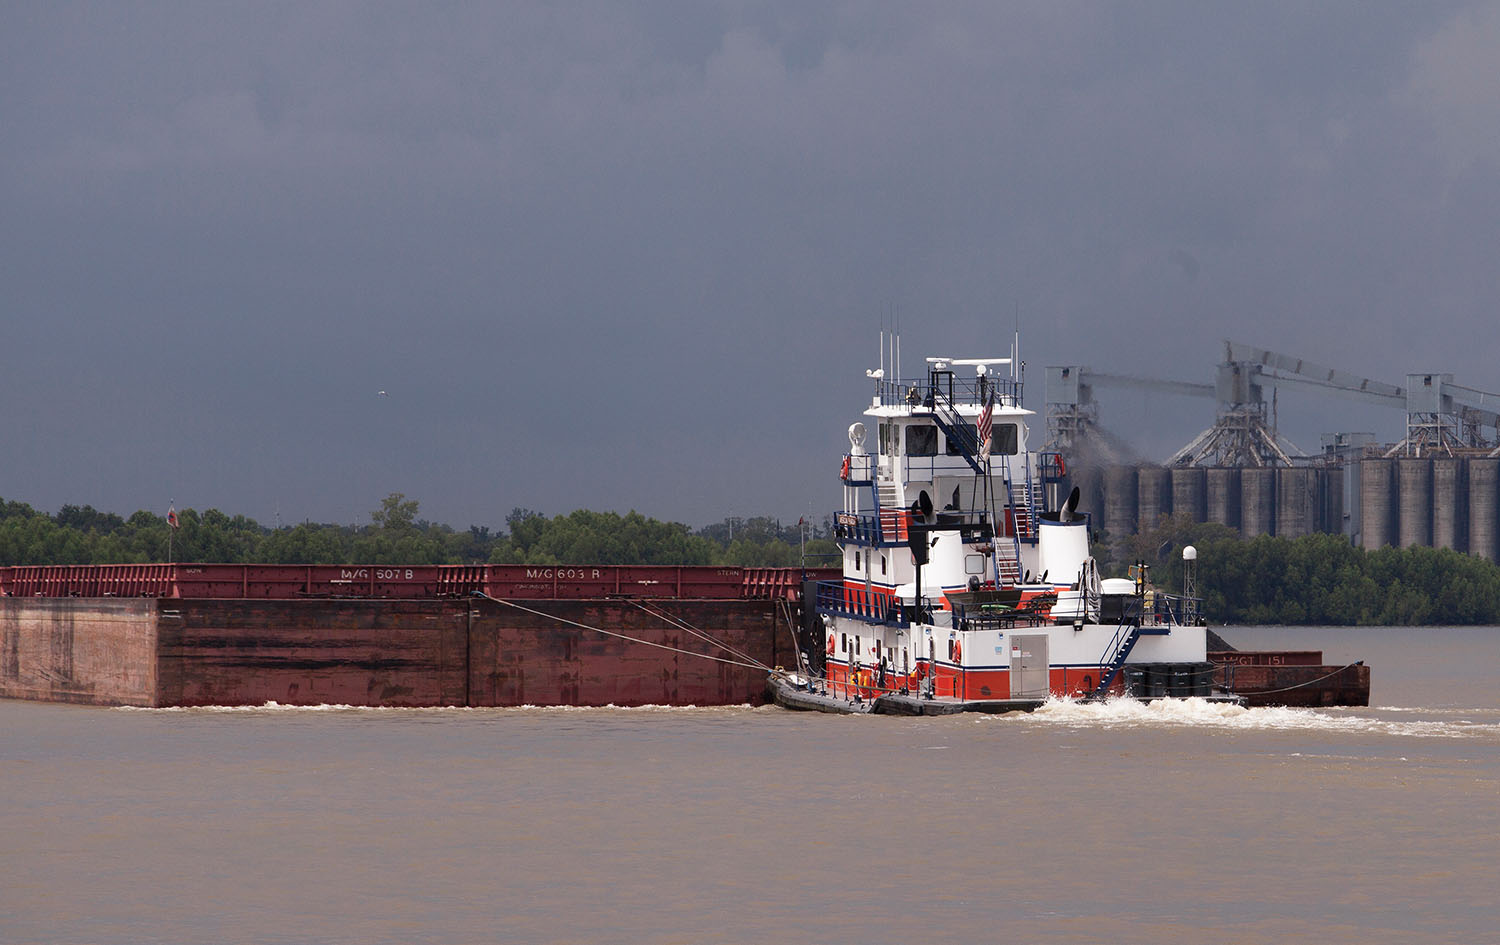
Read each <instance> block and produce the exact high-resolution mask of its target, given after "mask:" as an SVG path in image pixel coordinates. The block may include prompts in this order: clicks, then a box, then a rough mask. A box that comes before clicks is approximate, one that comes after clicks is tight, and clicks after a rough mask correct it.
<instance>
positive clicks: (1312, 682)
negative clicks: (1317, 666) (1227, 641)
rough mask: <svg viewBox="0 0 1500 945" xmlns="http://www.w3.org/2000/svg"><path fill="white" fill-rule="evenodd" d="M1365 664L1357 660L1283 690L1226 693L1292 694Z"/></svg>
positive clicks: (1229, 690) (1233, 691)
mask: <svg viewBox="0 0 1500 945" xmlns="http://www.w3.org/2000/svg"><path fill="white" fill-rule="evenodd" d="M1363 662H1364V660H1355V661H1354V662H1352V663H1348V664H1346V665H1344V666H1340V667H1339V668H1338V669H1336V670H1334V671H1333V672H1331V673H1329V674H1327V675H1326V676H1319V677H1318V678H1317V679H1309V680H1308V681H1307V682H1300V683H1298V684H1297V685H1295V686H1287V687H1285V688H1283V689H1254V690H1251V691H1250V692H1247V693H1241V692H1237V691H1236V690H1233V689H1227V690H1225V691H1226V692H1231V693H1234V694H1235V695H1237V696H1238V695H1251V696H1271V695H1275V694H1276V693H1278V692H1291V691H1292V690H1293V689H1303V688H1305V687H1307V686H1315V685H1317V684H1318V683H1320V682H1322V681H1323V680H1325V679H1332V678H1333V677H1335V676H1337V675H1338V674H1339V673H1342V672H1343V671H1344V670H1346V669H1349V668H1350V667H1352V666H1359V665H1360V664H1362V663H1363ZM1226 665H1228V664H1226Z"/></svg>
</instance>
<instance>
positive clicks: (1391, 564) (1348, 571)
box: [1107, 519, 1500, 626]
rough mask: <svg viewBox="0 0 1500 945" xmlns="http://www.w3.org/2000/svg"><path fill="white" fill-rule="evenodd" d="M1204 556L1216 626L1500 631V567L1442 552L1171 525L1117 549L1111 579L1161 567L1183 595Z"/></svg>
mask: <svg viewBox="0 0 1500 945" xmlns="http://www.w3.org/2000/svg"><path fill="white" fill-rule="evenodd" d="M1186 545H1193V546H1194V547H1195V548H1197V550H1198V567H1197V572H1198V586H1197V596H1199V597H1201V598H1203V607H1204V612H1205V613H1206V614H1208V617H1209V620H1210V622H1212V623H1215V624H1231V625H1233V624H1313V625H1331V626H1355V625H1358V626H1420V625H1444V626H1459V625H1496V624H1500V566H1497V565H1496V564H1495V563H1494V562H1491V561H1487V560H1485V559H1483V558H1480V557H1477V556H1472V555H1466V554H1462V553H1460V552H1457V551H1453V550H1451V549H1438V548H1381V549H1378V550H1376V551H1365V550H1364V549H1362V548H1356V547H1354V546H1353V545H1351V544H1350V543H1349V540H1348V539H1347V538H1345V537H1343V536H1342V535H1308V536H1306V537H1303V538H1294V539H1293V538H1272V537H1270V536H1268V535H1261V536H1259V537H1256V538H1252V539H1248V540H1247V539H1243V538H1240V537H1239V534H1238V533H1237V532H1235V531H1234V530H1233V529H1229V528H1225V527H1224V526H1222V525H1214V524H1201V523H1192V522H1188V521H1186V520H1184V519H1164V520H1163V521H1162V522H1161V523H1160V525H1159V526H1158V527H1157V528H1154V529H1151V530H1149V531H1147V532H1145V533H1143V534H1140V535H1135V536H1131V537H1129V538H1126V539H1124V540H1122V541H1119V542H1116V543H1115V553H1114V559H1113V560H1112V561H1111V562H1110V564H1111V565H1112V566H1113V567H1112V569H1111V571H1110V572H1107V573H1120V574H1123V573H1124V572H1125V565H1126V564H1127V563H1128V562H1130V561H1136V560H1144V561H1146V562H1147V563H1148V564H1150V565H1152V566H1153V568H1152V571H1151V579H1152V581H1153V583H1155V584H1157V585H1158V586H1162V587H1166V588H1169V589H1171V590H1172V591H1174V592H1181V590H1182V586H1183V585H1182V579H1183V562H1182V549H1183V547H1185V546H1186Z"/></svg>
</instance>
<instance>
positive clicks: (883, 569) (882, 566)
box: [880, 555, 885, 574]
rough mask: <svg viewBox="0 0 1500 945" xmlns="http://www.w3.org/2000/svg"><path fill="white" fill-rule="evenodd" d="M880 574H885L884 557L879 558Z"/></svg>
mask: <svg viewBox="0 0 1500 945" xmlns="http://www.w3.org/2000/svg"><path fill="white" fill-rule="evenodd" d="M880 573H881V574H884V573H885V555H881V556H880Z"/></svg>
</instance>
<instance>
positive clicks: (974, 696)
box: [773, 352, 1213, 713]
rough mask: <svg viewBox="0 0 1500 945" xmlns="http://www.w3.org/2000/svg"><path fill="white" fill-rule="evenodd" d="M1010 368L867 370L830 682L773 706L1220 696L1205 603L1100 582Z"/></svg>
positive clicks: (821, 605) (829, 590)
mask: <svg viewBox="0 0 1500 945" xmlns="http://www.w3.org/2000/svg"><path fill="white" fill-rule="evenodd" d="M1013 354H1014V352H1013ZM882 360H884V356H883V355H882ZM1017 363H1018V362H1017V359H1016V358H1015V357H1014V356H1012V357H1007V358H938V357H933V358H928V359H927V360H926V372H925V375H924V376H921V377H918V378H915V379H901V378H897V377H894V376H891V377H888V376H887V373H886V367H887V365H882V367H881V369H880V370H875V371H867V372H866V375H867V376H869V377H871V378H872V379H873V380H874V382H875V390H874V396H873V398H872V400H871V402H870V404H869V406H868V408H867V409H866V410H865V411H864V416H865V418H866V419H865V421H863V422H860V423H855V424H853V425H852V426H851V427H850V428H849V452H848V453H847V454H845V456H844V457H843V462H842V465H841V469H840V479H841V481H842V484H843V508H842V509H841V510H840V511H839V512H838V514H837V516H836V520H835V534H836V537H837V539H838V541H839V545H840V548H841V551H842V554H843V579H842V580H841V581H837V582H828V583H823V584H819V585H818V588H817V598H816V607H817V612H818V614H819V615H820V616H821V618H822V623H823V626H824V633H823V636H824V637H825V639H824V640H823V641H822V642H823V644H824V647H823V648H824V653H823V657H824V659H823V670H822V672H821V673H817V674H815V675H813V676H812V678H809V674H804V675H803V676H801V677H798V678H796V679H794V680H791V681H788V680H787V679H785V678H783V679H781V680H779V681H774V680H773V682H774V686H773V688H774V689H775V690H776V697H777V701H778V702H780V703H781V704H783V705H787V706H788V707H792V708H804V709H822V710H824V711H870V710H871V709H872V708H873V709H874V710H875V711H882V712H915V713H940V712H949V711H974V710H979V711H1004V710H1007V709H1015V708H1023V709H1024V708H1033V707H1035V706H1036V705H1039V704H1040V703H1041V702H1042V701H1044V700H1046V699H1047V698H1049V697H1062V696H1072V697H1078V698H1098V697H1101V696H1104V695H1106V694H1123V693H1127V692H1128V693H1133V694H1135V695H1138V696H1141V697H1146V698H1151V697H1158V696H1203V697H1208V696H1210V687H1209V681H1210V679H1211V678H1212V672H1213V667H1212V664H1210V663H1209V662H1208V660H1207V644H1206V629H1205V627H1204V626H1203V625H1202V622H1201V620H1200V618H1199V612H1198V606H1197V601H1196V600H1194V599H1192V598H1190V597H1172V596H1168V595H1165V594H1160V593H1157V592H1156V591H1155V590H1154V589H1153V588H1152V587H1151V586H1150V584H1149V583H1148V581H1147V579H1146V569H1145V567H1144V566H1138V567H1137V568H1136V569H1134V574H1133V576H1132V577H1131V578H1128V579H1116V580H1101V579H1100V576H1099V573H1098V569H1097V567H1096V565H1095V563H1094V559H1093V558H1092V557H1091V555H1090V552H1089V517H1088V515H1086V514H1083V513H1080V512H1078V511H1077V505H1078V490H1076V489H1074V490H1072V491H1071V492H1070V494H1069V495H1068V496H1067V497H1066V498H1064V499H1063V500H1062V501H1061V502H1059V501H1058V496H1057V494H1056V493H1057V492H1058V491H1059V487H1060V485H1061V484H1062V483H1063V482H1064V476H1065V469H1064V462H1063V457H1062V456H1061V455H1059V454H1057V453H1037V452H1033V451H1032V450H1031V449H1030V446H1029V443H1028V430H1027V426H1026V421H1027V418H1028V417H1030V416H1032V412H1031V411H1029V410H1026V409H1025V408H1023V407H1022V406H1021V378H1020V376H1019V373H1018V372H1017V370H1016V367H1017ZM889 366H890V367H891V372H890V373H891V374H892V375H894V374H895V373H896V371H895V364H894V363H891V364H890V365H889ZM872 432H873V436H872V435H871V433H872ZM813 662H814V663H816V660H814V661H813Z"/></svg>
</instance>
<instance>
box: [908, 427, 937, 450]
mask: <svg viewBox="0 0 1500 945" xmlns="http://www.w3.org/2000/svg"><path fill="white" fill-rule="evenodd" d="M906 455H907V456H936V455H937V427H935V426H931V425H929V424H925V423H921V424H916V425H913V426H909V427H907V428H906Z"/></svg>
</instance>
